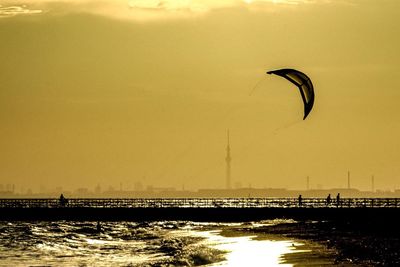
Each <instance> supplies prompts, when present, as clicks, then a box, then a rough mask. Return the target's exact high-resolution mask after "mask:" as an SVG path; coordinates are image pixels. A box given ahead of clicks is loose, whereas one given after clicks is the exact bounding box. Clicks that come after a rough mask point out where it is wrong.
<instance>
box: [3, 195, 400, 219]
mask: <svg viewBox="0 0 400 267" xmlns="http://www.w3.org/2000/svg"><path fill="white" fill-rule="evenodd" d="M398 215H400V198H342V199H340V200H339V202H337V201H336V199H334V200H332V201H331V202H330V203H328V202H327V200H326V199H324V198H302V199H301V201H299V199H298V198H99V199H93V198H71V199H67V200H66V201H60V199H56V198H46V199H45V198H40V199H5V198H3V199H0V220H3V221H4V220H92V221H106V220H116V221H119V220H131V221H150V220H194V221H251V220H262V219H274V218H293V219H310V220H314V219H315V220H324V219H327V220H328V219H338V220H343V219H350V220H369V221H373V220H385V219H392V218H395V217H396V216H398Z"/></svg>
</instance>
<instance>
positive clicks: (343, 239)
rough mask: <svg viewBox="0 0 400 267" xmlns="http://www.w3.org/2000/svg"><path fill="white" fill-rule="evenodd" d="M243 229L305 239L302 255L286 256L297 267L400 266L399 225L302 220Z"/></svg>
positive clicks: (301, 249)
mask: <svg viewBox="0 0 400 267" xmlns="http://www.w3.org/2000/svg"><path fill="white" fill-rule="evenodd" d="M242 230H243V231H249V232H253V233H258V234H261V235H271V236H282V237H285V238H293V239H298V240H304V241H305V242H303V243H304V245H303V246H301V247H299V248H298V249H299V252H295V253H290V254H286V255H285V256H284V257H283V260H284V261H285V262H287V263H291V264H293V265H294V266H321V265H332V264H337V265H340V266H400V230H399V229H398V227H397V225H396V224H395V222H391V223H389V222H379V223H378V222H376V221H375V222H369V223H362V222H356V221H347V222H343V221H302V222H293V223H282V224H277V225H270V226H262V227H258V228H253V229H251V228H244V229H242ZM307 241H309V242H307ZM316 243H317V244H319V245H321V246H318V245H315V244H316ZM304 250H306V251H307V250H310V251H309V252H302V251H304ZM318 262H319V263H318Z"/></svg>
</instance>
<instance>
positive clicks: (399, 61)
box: [0, 0, 400, 190]
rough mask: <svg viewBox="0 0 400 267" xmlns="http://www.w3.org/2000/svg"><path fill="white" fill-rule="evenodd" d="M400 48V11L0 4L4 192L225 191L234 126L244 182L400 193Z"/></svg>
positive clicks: (348, 3)
mask: <svg viewBox="0 0 400 267" xmlns="http://www.w3.org/2000/svg"><path fill="white" fill-rule="evenodd" d="M399 49H400V1H397V0H391V1H390V0H379V1H372V0H365V1H361V0H359V1H355V0H335V1H333V0H332V1H329V0H321V1H317V0H316V1H312V0H303V1H301V0H287V1H279V0H275V1H273V0H258V1H256V0H254V1H251V0H247V1H240V0H219V1H211V0H203V1H200V0H197V1H195V0H193V1H191V0H180V1H179V0H164V1H163V0H137V1H135V0H130V1H128V0H72V1H61V0H25V1H20V0H2V1H1V2H0V124H1V127H0V184H15V185H16V186H17V187H18V188H21V187H22V188H25V189H27V188H32V189H33V190H37V189H38V188H39V187H40V185H46V186H47V187H48V188H51V187H56V186H62V187H64V188H71V189H72V188H76V187H89V188H93V187H94V186H96V185H97V184H101V185H102V186H103V187H107V186H109V185H112V186H114V187H118V188H119V184H120V183H122V184H123V185H124V187H125V188H127V189H128V188H131V187H132V186H133V184H134V183H135V182H139V181H140V182H142V183H143V184H145V185H149V184H152V185H154V186H174V187H177V188H181V187H182V185H183V184H184V185H185V188H186V189H198V188H223V187H224V185H225V161H224V158H225V153H226V152H225V148H226V141H227V140H226V134H227V129H230V133H231V153H232V180H233V181H232V184H233V185H235V184H236V183H238V182H239V183H241V185H242V186H249V184H251V186H253V187H288V188H299V189H300V188H305V180H306V177H307V176H310V183H311V187H313V188H315V187H317V185H318V184H320V185H322V186H323V187H324V188H330V187H345V186H346V185H347V171H348V170H350V171H351V174H352V186H353V187H356V188H359V189H362V190H369V189H370V188H371V187H370V177H371V175H372V174H374V175H375V183H376V188H378V189H394V188H400V51H399ZM286 67H288V68H295V69H299V70H301V71H303V72H304V73H306V74H308V75H309V76H310V77H311V79H312V81H313V83H314V87H315V104H314V109H313V110H312V111H311V113H310V115H309V116H308V117H307V119H306V120H304V121H303V120H302V118H303V104H302V101H301V97H300V94H299V91H298V89H297V88H296V87H295V86H293V85H292V84H290V83H289V82H288V81H286V80H284V79H282V78H280V77H277V76H270V75H266V74H265V72H266V71H268V70H274V69H279V68H286ZM258 82H259V84H258V86H257V87H256V89H255V90H254V92H253V93H252V94H251V95H250V92H251V91H252V88H253V87H254V86H255V84H257V83H258Z"/></svg>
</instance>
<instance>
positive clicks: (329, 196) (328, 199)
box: [326, 194, 332, 206]
mask: <svg viewBox="0 0 400 267" xmlns="http://www.w3.org/2000/svg"><path fill="white" fill-rule="evenodd" d="M331 202H332V198H331V194H329V195H328V196H327V197H326V205H327V206H329V205H330V204H331Z"/></svg>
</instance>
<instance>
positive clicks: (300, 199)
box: [298, 195, 303, 207]
mask: <svg viewBox="0 0 400 267" xmlns="http://www.w3.org/2000/svg"><path fill="white" fill-rule="evenodd" d="M298 200H299V207H301V206H302V205H303V197H302V196H301V195H299V198H298Z"/></svg>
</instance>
